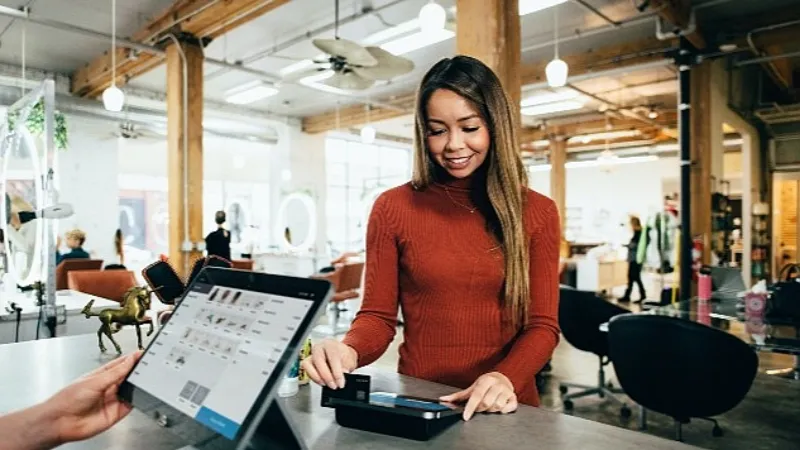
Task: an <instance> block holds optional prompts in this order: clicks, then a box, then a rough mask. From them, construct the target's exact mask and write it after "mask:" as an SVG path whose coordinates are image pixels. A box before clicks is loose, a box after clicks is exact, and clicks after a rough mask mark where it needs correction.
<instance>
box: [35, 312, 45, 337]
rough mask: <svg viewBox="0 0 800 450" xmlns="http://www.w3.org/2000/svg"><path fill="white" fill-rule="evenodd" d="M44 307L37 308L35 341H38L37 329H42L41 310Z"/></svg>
mask: <svg viewBox="0 0 800 450" xmlns="http://www.w3.org/2000/svg"><path fill="white" fill-rule="evenodd" d="M43 308H44V306H39V318H38V319H36V340H37V341H38V340H39V328H41V327H42V309H43Z"/></svg>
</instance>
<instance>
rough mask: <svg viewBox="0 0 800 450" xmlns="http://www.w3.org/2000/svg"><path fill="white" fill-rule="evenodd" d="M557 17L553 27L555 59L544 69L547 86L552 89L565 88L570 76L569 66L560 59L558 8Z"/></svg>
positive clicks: (556, 9)
mask: <svg viewBox="0 0 800 450" xmlns="http://www.w3.org/2000/svg"><path fill="white" fill-rule="evenodd" d="M553 11H554V14H555V16H556V18H555V23H554V25H553V35H554V36H555V39H554V40H555V57H554V58H553V60H552V61H550V62H549V63H547V67H545V68H544V73H545V75H546V76H547V84H548V85H549V86H550V87H554V88H555V87H563V86H565V85H566V84H567V76H568V75H569V66H567V63H566V62H564V61H563V60H561V59H559V57H558V8H557V7H556V8H553Z"/></svg>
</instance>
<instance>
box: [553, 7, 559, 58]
mask: <svg viewBox="0 0 800 450" xmlns="http://www.w3.org/2000/svg"><path fill="white" fill-rule="evenodd" d="M553 14H554V15H555V21H554V23H553V41H554V42H555V44H556V58H555V59H558V6H556V7H555V8H553Z"/></svg>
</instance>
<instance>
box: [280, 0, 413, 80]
mask: <svg viewBox="0 0 800 450" xmlns="http://www.w3.org/2000/svg"><path fill="white" fill-rule="evenodd" d="M335 8H336V12H335V14H336V18H335V20H334V38H333V39H313V40H312V41H311V43H312V44H313V45H314V46H315V47H317V48H318V49H320V50H321V51H322V52H324V53H325V54H326V55H327V58H326V59H324V60H322V61H314V67H311V68H309V69H307V70H301V71H298V72H294V73H291V74H289V75H287V76H286V77H285V78H284V79H285V80H287V81H297V80H300V79H302V78H305V77H308V76H310V75H314V74H315V73H320V72H324V71H328V70H330V71H333V75H332V76H331V77H328V78H326V79H325V80H322V81H321V82H322V84H324V85H326V86H330V87H334V88H338V89H343V90H351V91H359V90H364V89H368V88H370V87H371V86H372V85H373V84H375V82H376V81H378V80H390V79H392V78H395V77H397V76H400V75H404V74H406V73H409V72H411V71H412V70H414V62H413V61H411V60H410V59H407V58H401V57H399V56H395V55H393V54H392V53H390V52H388V51H386V50H384V49H382V48H380V47H374V46H366V47H365V46H362V45H360V44H358V43H356V42H353V41H351V40H348V39H342V38H340V37H339V0H335Z"/></svg>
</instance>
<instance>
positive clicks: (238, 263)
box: [231, 259, 253, 272]
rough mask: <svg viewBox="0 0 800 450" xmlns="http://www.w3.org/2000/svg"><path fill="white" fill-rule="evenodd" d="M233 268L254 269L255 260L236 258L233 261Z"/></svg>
mask: <svg viewBox="0 0 800 450" xmlns="http://www.w3.org/2000/svg"><path fill="white" fill-rule="evenodd" d="M231 268H232V269H239V270H249V271H251V272H252V271H253V260H252V259H234V260H232V261H231Z"/></svg>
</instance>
